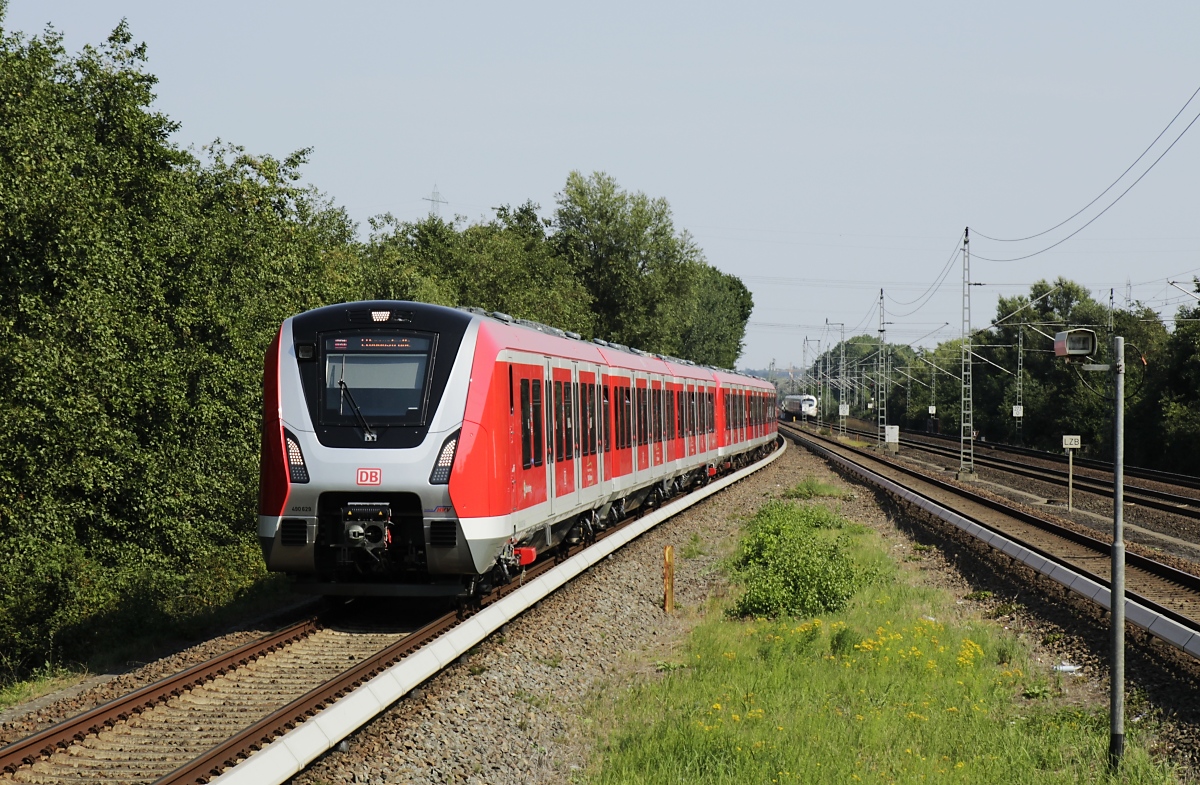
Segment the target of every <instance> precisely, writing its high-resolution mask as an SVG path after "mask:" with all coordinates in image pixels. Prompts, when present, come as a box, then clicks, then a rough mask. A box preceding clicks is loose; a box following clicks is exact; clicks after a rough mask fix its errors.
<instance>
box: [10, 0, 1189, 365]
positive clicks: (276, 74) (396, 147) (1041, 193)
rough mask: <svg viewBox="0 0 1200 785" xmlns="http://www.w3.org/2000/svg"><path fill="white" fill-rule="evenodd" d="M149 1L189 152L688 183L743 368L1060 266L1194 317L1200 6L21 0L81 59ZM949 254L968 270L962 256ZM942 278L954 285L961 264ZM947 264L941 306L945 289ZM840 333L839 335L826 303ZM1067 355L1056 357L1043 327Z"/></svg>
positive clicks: (674, 188) (497, 198) (428, 176)
mask: <svg viewBox="0 0 1200 785" xmlns="http://www.w3.org/2000/svg"><path fill="white" fill-rule="evenodd" d="M121 19H126V20H128V23H129V26H130V29H131V32H132V34H133V36H134V39H135V41H143V42H145V43H146V45H147V48H148V55H149V63H148V70H149V71H150V72H151V73H153V74H155V75H156V76H157V77H158V79H159V84H158V86H157V99H156V102H155V108H156V109H158V110H159V111H162V112H164V113H165V114H167V115H168V116H170V117H171V118H172V119H173V120H175V121H177V122H179V123H180V124H181V127H180V129H179V131H178V132H177V134H176V142H177V143H178V144H180V145H181V146H183V147H189V146H191V147H195V148H199V147H200V146H201V145H204V144H208V143H211V142H212V141H214V140H216V139H221V140H223V141H225V142H228V143H233V144H237V145H241V146H243V147H244V148H246V149H247V150H248V151H249V152H251V153H256V154H272V155H276V156H284V155H287V154H288V153H290V152H292V151H294V150H297V149H300V148H306V147H311V148H312V149H313V152H312V155H311V158H310V163H309V164H308V165H307V167H306V169H305V176H306V180H307V182H309V183H311V184H313V185H315V186H316V187H317V188H319V189H320V190H322V191H324V192H325V193H326V194H328V195H329V196H330V197H331V198H332V199H333V200H334V201H335V202H336V203H337V204H340V205H342V206H344V207H345V208H346V209H347V211H348V212H349V214H350V215H351V217H352V218H353V219H354V220H355V221H356V222H358V224H359V226H360V233H361V234H363V235H364V236H365V235H366V233H367V232H368V230H369V229H368V226H367V221H368V219H369V218H370V217H371V216H373V215H378V214H381V213H385V212H390V213H392V214H394V215H396V216H397V217H399V218H401V219H405V220H415V219H419V218H421V217H423V216H424V215H426V214H428V213H429V211H430V209H431V207H432V206H433V203H432V202H430V201H428V200H429V198H430V197H432V195H433V193H434V191H435V188H436V191H437V193H438V194H440V197H441V199H443V200H445V202H446V203H445V204H441V205H438V209H440V211H441V214H442V215H443V216H444V217H449V216H450V215H460V216H463V217H464V218H465V219H466V220H468V221H483V220H487V219H488V218H490V217H491V216H492V208H493V207H495V206H498V205H502V204H520V203H523V202H525V201H526V200H533V201H534V202H537V203H538V204H539V205H541V209H542V212H543V213H544V214H546V215H549V214H550V213H551V212H552V211H553V210H554V206H555V195H556V194H557V193H558V192H559V191H560V190H561V189H562V186H563V184H564V183H565V181H566V178H567V175H568V173H569V172H571V171H572V170H578V171H581V172H584V173H590V172H594V171H603V172H606V173H608V174H609V175H611V176H612V177H614V178H615V179H616V181H617V182H618V183H619V184H620V185H621V186H622V187H623V188H625V189H626V190H629V191H641V192H644V193H646V194H648V195H650V196H652V197H662V198H665V199H666V200H667V201H668V202H669V203H670V205H671V208H672V211H673V216H674V221H675V226H676V228H677V229H679V230H686V231H688V232H690V233H691V234H692V235H693V236H694V237H695V239H696V241H697V242H698V244H699V245H700V247H701V248H702V249H703V250H704V254H705V257H706V258H707V260H708V261H709V263H711V264H713V265H714V266H716V267H717V268H719V269H721V270H724V271H726V272H729V273H733V274H735V275H738V276H740V277H741V278H742V280H743V281H744V282H745V283H746V285H747V286H748V287H749V289H750V290H751V292H752V293H753V295H754V303H755V308H754V313H753V315H752V316H751V320H750V323H749V325H748V327H747V333H746V344H745V351H744V353H743V355H742V358H741V360H740V361H739V363H738V365H739V367H750V368H765V367H766V366H767V365H768V364H769V363H771V362H774V363H775V364H776V366H777V367H779V368H787V367H788V366H790V365H796V366H799V365H801V363H802V362H803V360H804V358H805V348H804V347H805V345H806V339H807V341H808V343H807V345H808V346H809V350H808V351H809V357H811V355H812V353H813V352H814V351H815V348H814V347H816V346H817V342H818V341H819V342H821V343H820V345H821V347H822V348H824V347H827V346H829V345H830V344H829V342H830V340H831V339H832V340H834V341H836V339H837V338H838V336H839V335H840V331H841V327H840V326H838V325H844V326H845V330H846V335H847V336H849V335H854V334H861V333H864V332H866V333H870V334H872V335H875V334H877V330H878V328H879V311H878V304H879V298H880V289H883V291H884V314H885V316H884V320H885V321H886V322H887V324H886V325H885V326H886V329H887V331H888V333H887V336H888V340H889V341H891V342H895V343H909V342H912V343H913V344H914V345H924V346H932V345H933V344H934V343H936V342H937V341H940V340H946V339H949V338H954V337H957V336H959V335H960V334H961V332H962V299H963V298H962V278H963V275H962V261H961V254H958V255H957V256H955V255H954V251H955V249H956V248H957V247H958V246H959V243H960V241H961V239H962V235H963V231H964V228H965V227H968V226H969V227H971V233H972V242H971V255H972V262H971V275H970V278H971V280H972V281H973V282H974V283H977V284H981V285H978V286H973V287H971V308H972V311H971V317H972V318H971V325H972V327H973V328H980V327H986V326H987V325H988V324H989V323H991V322H992V321H993V320H994V319H995V318H996V317H997V313H996V308H997V297H999V296H1011V295H1013V294H1016V293H1021V292H1028V289H1029V285H1030V284H1032V283H1033V282H1035V281H1037V280H1039V279H1043V278H1045V279H1053V278H1056V277H1058V276H1064V277H1066V278H1069V279H1071V280H1074V281H1076V282H1078V283H1081V284H1083V285H1084V286H1086V287H1087V288H1088V289H1089V290H1091V291H1092V292H1093V295H1094V296H1095V297H1097V299H1100V300H1102V301H1105V302H1107V301H1108V299H1109V291H1110V289H1111V290H1113V296H1114V299H1115V302H1116V304H1117V306H1124V305H1125V303H1126V301H1127V298H1130V299H1132V300H1134V301H1140V302H1142V303H1145V304H1147V305H1150V306H1151V307H1154V308H1156V309H1158V310H1159V311H1160V312H1161V313H1162V314H1164V316H1166V317H1172V316H1174V315H1175V312H1176V309H1177V308H1178V307H1179V305H1180V304H1187V303H1191V302H1194V301H1193V300H1192V298H1191V297H1189V296H1188V295H1187V294H1185V293H1183V292H1181V291H1179V290H1178V289H1176V288H1174V287H1172V286H1170V285H1169V284H1168V281H1171V280H1175V281H1182V282H1184V283H1185V284H1187V283H1188V282H1190V281H1191V279H1192V276H1193V275H1200V226H1198V225H1197V220H1196V219H1197V215H1198V209H1197V208H1198V207H1200V122H1198V123H1197V126H1198V127H1194V128H1192V130H1191V131H1190V132H1188V133H1187V134H1185V135H1184V136H1183V137H1182V138H1181V139H1180V140H1179V141H1178V142H1177V143H1176V144H1175V146H1174V147H1173V148H1172V149H1171V150H1170V152H1169V153H1167V154H1166V155H1165V156H1164V157H1162V159H1161V160H1160V161H1159V163H1158V164H1157V165H1156V166H1155V167H1154V168H1153V170H1152V171H1150V172H1149V173H1148V174H1146V175H1145V177H1144V178H1143V179H1142V180H1141V181H1140V182H1139V183H1138V184H1137V186H1136V187H1134V188H1133V189H1132V190H1130V191H1129V192H1128V193H1127V194H1126V195H1125V196H1124V197H1123V198H1121V199H1120V200H1119V201H1117V202H1116V204H1115V205H1113V206H1112V207H1111V209H1109V210H1108V211H1107V212H1106V213H1104V214H1103V215H1102V216H1101V217H1099V218H1098V219H1097V220H1095V222H1094V223H1092V224H1091V225H1090V226H1088V227H1087V228H1085V229H1083V230H1082V231H1080V232H1079V233H1078V234H1077V235H1075V236H1074V237H1072V238H1071V239H1068V240H1066V241H1065V242H1063V243H1062V244H1061V245H1059V246H1057V247H1055V248H1053V249H1052V250H1049V251H1046V252H1044V253H1040V254H1037V255H1035V256H1033V257H1032V258H1029V259H1025V260H1021V261H1011V262H1001V261H986V260H987V259H993V260H1002V259H1013V258H1015V257H1019V256H1025V255H1026V254H1031V253H1034V252H1037V251H1041V250H1042V249H1044V248H1046V247H1047V246H1050V245H1051V244H1053V243H1055V242H1058V241H1059V240H1062V239H1063V238H1065V237H1066V236H1067V235H1069V234H1071V232H1073V231H1075V230H1076V229H1079V228H1080V227H1081V226H1082V225H1083V224H1084V223H1085V222H1086V221H1087V220H1089V219H1091V218H1093V217H1094V216H1095V215H1096V214H1098V213H1099V212H1100V211H1101V210H1102V209H1103V208H1104V207H1107V206H1108V205H1109V203H1110V202H1112V201H1113V200H1114V199H1115V198H1116V197H1117V196H1118V195H1119V194H1120V193H1121V192H1122V191H1124V190H1125V188H1126V187H1127V186H1128V185H1129V184H1130V183H1131V182H1132V181H1133V180H1134V179H1136V177H1137V176H1139V175H1141V174H1142V173H1143V172H1145V171H1146V169H1148V168H1149V166H1150V164H1151V163H1152V162H1153V161H1154V160H1155V159H1156V158H1157V157H1158V156H1159V154H1160V153H1162V152H1163V150H1165V149H1166V147H1167V146H1168V145H1169V144H1170V143H1171V142H1172V141H1173V140H1174V139H1175V138H1176V137H1177V136H1178V135H1179V133H1180V132H1181V131H1183V129H1184V127H1185V126H1186V125H1187V124H1188V123H1189V122H1191V120H1192V119H1193V118H1195V117H1196V115H1197V114H1198V113H1200V96H1198V97H1197V98H1196V99H1195V100H1193V101H1192V103H1191V104H1189V105H1188V106H1187V108H1186V109H1185V110H1184V111H1183V112H1182V114H1181V115H1180V117H1179V119H1178V120H1176V121H1175V123H1174V124H1173V125H1171V126H1170V127H1169V128H1168V130H1167V132H1166V133H1165V134H1164V135H1163V137H1162V139H1161V140H1160V141H1159V142H1158V143H1157V145H1155V146H1154V147H1153V148H1152V149H1151V151H1150V152H1149V153H1148V154H1147V155H1146V157H1145V158H1143V159H1142V160H1141V162H1139V163H1138V164H1137V165H1136V166H1134V168H1133V169H1132V170H1131V172H1130V174H1128V175H1127V176H1126V177H1125V178H1124V179H1123V180H1121V181H1120V183H1118V185H1117V186H1116V187H1115V188H1113V189H1112V190H1111V191H1109V192H1108V194H1106V195H1105V196H1104V197H1102V198H1101V199H1100V200H1099V201H1097V202H1096V203H1095V204H1094V205H1093V206H1092V207H1091V208H1089V209H1088V210H1085V211H1084V212H1083V213H1082V214H1081V215H1080V216H1079V217H1078V218H1076V219H1074V220H1073V221H1070V222H1068V223H1066V224H1064V225H1063V226H1062V227H1060V228H1058V229H1055V230H1052V231H1050V232H1048V233H1046V234H1044V235H1042V236H1041V237H1037V238H1035V239H1032V240H1027V241H1024V242H996V241H992V240H987V239H984V237H983V236H982V235H987V236H990V237H994V238H1019V237H1025V236H1028V235H1032V234H1036V233H1039V232H1042V231H1044V230H1046V229H1049V228H1050V227H1053V226H1055V225H1056V224H1058V223H1059V222H1060V221H1063V219H1066V218H1068V217H1069V216H1071V215H1072V214H1073V213H1075V212H1076V211H1077V210H1079V209H1080V208H1082V207H1084V206H1085V205H1087V204H1088V203H1089V202H1090V201H1091V200H1092V199H1093V198H1095V197H1096V196H1097V195H1099V194H1100V193H1101V192H1102V191H1104V190H1105V189H1106V188H1107V187H1108V186H1109V185H1110V184H1111V183H1113V182H1114V180H1116V179H1117V178H1118V176H1119V175H1121V173H1122V172H1123V171H1124V170H1125V169H1126V167H1128V166H1129V165H1130V164H1131V163H1133V162H1134V160H1135V159H1136V158H1137V157H1138V156H1139V155H1140V154H1142V152H1143V151H1144V150H1146V148H1147V146H1149V145H1150V144H1151V142H1152V140H1154V139H1155V137H1156V136H1157V135H1158V134H1159V133H1160V132H1161V131H1163V129H1164V128H1166V127H1167V126H1168V123H1169V121H1171V118H1172V117H1173V116H1174V115H1175V114H1176V113H1177V112H1179V110H1180V107H1183V106H1184V104H1185V102H1186V101H1187V100H1188V98H1189V96H1191V95H1192V94H1193V93H1194V92H1195V91H1196V89H1197V88H1198V87H1200V48H1197V46H1196V31H1197V30H1200V3H1195V2H1159V3H1154V4H1131V3H1117V2H1106V1H1102V2H1056V3H1046V2H1044V1H1042V2H1024V1H1023V0H1009V2H1005V3H961V2H920V1H919V0H918V1H916V2H909V3H894V2H886V3H885V2H861V3H811V2H790V3H738V4H732V3H730V4H715V3H702V2H692V3H669V2H660V3H653V4H651V3H645V2H639V3H631V2H611V1H610V2H606V3H603V4H599V3H592V4H573V3H560V2H546V3H531V2H520V1H519V0H514V1H513V2H508V3H433V2H426V3H419V4H417V3H407V2H388V3H384V2H353V1H345V0H344V1H343V2H339V3H328V2H320V3H318V2H310V1H309V0H296V1H295V2H289V3H275V4H268V3H260V2H253V0H242V1H241V2H228V0H210V2H206V3H204V4H202V5H197V4H187V5H185V4H174V3H162V2H149V1H148V0H123V1H120V2H118V1H117V0H86V2H83V1H81V0H9V6H8V11H7V16H6V18H5V19H4V20H3V23H2V24H3V27H4V29H5V30H6V31H22V32H24V33H26V34H35V33H40V32H41V31H43V30H44V29H45V27H46V25H47V24H52V25H53V26H54V28H55V29H56V30H57V31H58V32H59V33H61V34H62V35H63V36H64V42H65V45H66V46H67V48H68V49H69V50H71V51H75V50H78V49H79V48H81V47H82V46H84V45H86V44H89V43H91V44H96V43H99V42H101V41H103V40H104V38H105V37H106V36H107V35H108V33H109V32H110V31H111V30H112V29H113V28H114V27H115V26H116V25H117V24H118V23H119V22H120V21H121ZM952 256H953V257H954V260H953V261H951V258H952ZM943 271H945V278H944V279H940V276H941V274H942V273H943ZM938 280H942V281H943V282H942V284H941V285H940V286H934V288H933V289H932V291H929V292H928V294H927V296H925V297H923V298H922V295H923V293H925V292H926V290H927V289H929V287H930V286H931V285H934V284H935V283H936V282H937V281H938ZM827 322H828V323H830V324H832V325H834V326H832V327H826V323H827ZM1047 348H1048V347H1047Z"/></svg>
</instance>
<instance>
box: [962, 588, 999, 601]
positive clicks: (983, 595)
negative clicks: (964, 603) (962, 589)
mask: <svg viewBox="0 0 1200 785" xmlns="http://www.w3.org/2000/svg"><path fill="white" fill-rule="evenodd" d="M991 598H992V593H991V592H990V591H973V592H971V593H970V594H968V595H967V596H965V597H963V599H964V600H971V601H972V602H980V601H982V600H990V599H991Z"/></svg>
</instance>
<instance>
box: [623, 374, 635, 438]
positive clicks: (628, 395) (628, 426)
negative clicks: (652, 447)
mask: <svg viewBox="0 0 1200 785" xmlns="http://www.w3.org/2000/svg"><path fill="white" fill-rule="evenodd" d="M623 395H624V397H625V401H624V405H623V406H622V408H623V409H624V412H625V429H624V431H625V449H629V448H631V447H634V390H632V388H628V386H626V388H623Z"/></svg>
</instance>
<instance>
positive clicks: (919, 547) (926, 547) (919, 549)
mask: <svg viewBox="0 0 1200 785" xmlns="http://www.w3.org/2000/svg"><path fill="white" fill-rule="evenodd" d="M913 550H914V551H917V552H918V553H924V552H925V551H935V550H937V548H935V547H934V546H932V545H922V544H920V543H917V544H916V545H914V546H913Z"/></svg>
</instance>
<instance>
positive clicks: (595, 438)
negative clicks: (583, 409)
mask: <svg viewBox="0 0 1200 785" xmlns="http://www.w3.org/2000/svg"><path fill="white" fill-rule="evenodd" d="M597 387H598V385H595V384H589V385H588V447H589V448H590V449H591V451H592V455H595V454H596V452H597V447H598V446H599V441H600V433H599V431H600V427H599V424H598V423H597V422H596V420H597V417H596V415H597V410H598V409H599V407H598V406H597V405H596V393H597Z"/></svg>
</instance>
